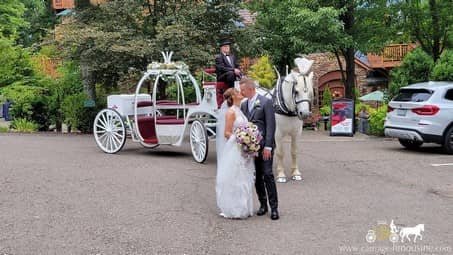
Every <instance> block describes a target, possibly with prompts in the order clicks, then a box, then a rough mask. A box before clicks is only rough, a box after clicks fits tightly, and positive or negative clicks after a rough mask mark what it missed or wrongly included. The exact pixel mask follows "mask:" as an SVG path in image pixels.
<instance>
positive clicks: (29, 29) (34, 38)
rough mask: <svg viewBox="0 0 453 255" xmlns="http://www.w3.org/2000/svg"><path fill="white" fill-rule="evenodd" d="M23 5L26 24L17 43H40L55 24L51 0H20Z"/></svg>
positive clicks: (25, 45)
mask: <svg viewBox="0 0 453 255" xmlns="http://www.w3.org/2000/svg"><path fill="white" fill-rule="evenodd" d="M18 2H22V3H23V4H24V6H25V13H24V15H23V17H24V19H25V21H26V22H27V23H28V24H29V25H28V26H26V27H24V28H22V29H21V31H20V34H19V38H18V43H19V44H21V45H23V46H24V47H30V46H32V45H33V44H40V43H41V42H42V41H43V40H44V39H45V37H46V36H47V34H48V33H49V31H51V30H52V29H53V26H54V25H55V22H56V19H55V13H54V12H53V11H52V8H51V4H52V1H47V0H21V1H18Z"/></svg>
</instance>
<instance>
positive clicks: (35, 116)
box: [2, 80, 50, 130]
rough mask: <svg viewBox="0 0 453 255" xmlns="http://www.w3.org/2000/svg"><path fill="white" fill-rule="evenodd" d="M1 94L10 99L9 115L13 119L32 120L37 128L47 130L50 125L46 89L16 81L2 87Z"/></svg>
mask: <svg viewBox="0 0 453 255" xmlns="http://www.w3.org/2000/svg"><path fill="white" fill-rule="evenodd" d="M35 81H36V80H35ZM2 94H3V95H4V96H5V97H6V98H7V99H10V100H11V101H12V105H11V115H12V117H13V118H14V119H26V120H29V121H33V122H35V123H36V124H38V129H39V130H47V128H48V127H49V125H50V113H49V109H48V98H47V97H46V96H48V90H46V89H45V88H42V87H38V86H32V85H27V84H24V83H19V82H18V83H14V84H12V85H10V86H7V87H5V88H3V89H2Z"/></svg>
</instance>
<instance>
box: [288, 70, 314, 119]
mask: <svg viewBox="0 0 453 255" xmlns="http://www.w3.org/2000/svg"><path fill="white" fill-rule="evenodd" d="M303 77H304V93H307V92H308V86H307V80H306V79H305V76H303ZM296 84H297V82H293V88H292V93H293V98H294V105H295V106H296V108H297V105H298V104H300V103H303V102H307V103H308V108H309V110H310V111H311V101H310V100H309V99H300V100H296V97H295V94H296V90H295V87H296Z"/></svg>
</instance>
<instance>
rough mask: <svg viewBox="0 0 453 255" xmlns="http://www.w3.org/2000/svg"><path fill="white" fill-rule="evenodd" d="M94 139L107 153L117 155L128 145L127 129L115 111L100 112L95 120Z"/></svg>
mask: <svg viewBox="0 0 453 255" xmlns="http://www.w3.org/2000/svg"><path fill="white" fill-rule="evenodd" d="M93 133H94V138H95V139H96V143H97V145H98V146H99V148H101V150H102V151H104V152H105V153H110V154H113V153H117V152H118V151H120V150H121V149H122V148H123V146H124V144H125V143H126V127H125V125H124V122H123V119H122V118H121V115H120V114H119V113H118V112H117V111H115V110H113V109H104V110H102V111H100V112H99V113H98V114H97V115H96V118H95V119H94V125H93Z"/></svg>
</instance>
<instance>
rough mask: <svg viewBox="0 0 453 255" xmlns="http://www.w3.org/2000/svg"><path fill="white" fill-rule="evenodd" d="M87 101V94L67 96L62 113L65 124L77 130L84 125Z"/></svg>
mask: <svg viewBox="0 0 453 255" xmlns="http://www.w3.org/2000/svg"><path fill="white" fill-rule="evenodd" d="M86 99H87V96H86V95H85V93H77V94H74V95H70V96H67V97H66V98H65V99H64V100H63V102H62V104H61V111H62V113H63V118H64V122H65V123H66V124H67V125H68V126H71V127H74V128H77V127H78V126H79V125H81V123H82V121H81V120H82V119H83V118H84V117H83V116H81V115H82V113H83V112H84V102H85V100H86Z"/></svg>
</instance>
